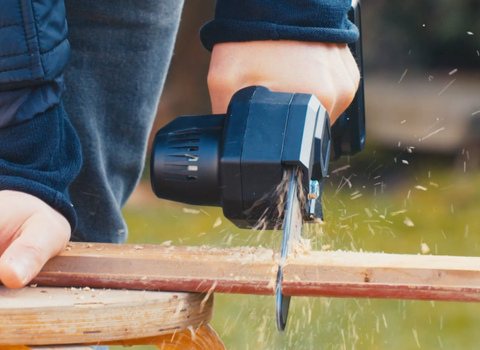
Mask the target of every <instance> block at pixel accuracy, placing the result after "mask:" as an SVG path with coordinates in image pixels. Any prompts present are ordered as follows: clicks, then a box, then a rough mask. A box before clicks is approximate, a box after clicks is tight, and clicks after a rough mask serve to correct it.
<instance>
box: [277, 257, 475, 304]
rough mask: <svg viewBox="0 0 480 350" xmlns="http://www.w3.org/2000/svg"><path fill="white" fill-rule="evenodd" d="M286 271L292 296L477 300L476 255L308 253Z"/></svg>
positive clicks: (287, 289)
mask: <svg viewBox="0 0 480 350" xmlns="http://www.w3.org/2000/svg"><path fill="white" fill-rule="evenodd" d="M284 271H285V272H284V276H283V278H284V284H283V292H284V293H285V294H287V295H292V296H294V295H298V296H300V295H301V296H319V295H323V296H335V297H369V298H398V299H425V300H452V301H453V300H457V301H480V258H477V257H458V256H435V255H396V254H383V253H354V252H310V253H309V254H307V255H302V256H297V257H295V258H294V259H290V260H289V261H288V262H287V267H286V268H285V270H284Z"/></svg>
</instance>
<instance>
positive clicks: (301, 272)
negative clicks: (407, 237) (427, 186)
mask: <svg viewBox="0 0 480 350" xmlns="http://www.w3.org/2000/svg"><path fill="white" fill-rule="evenodd" d="M278 259H279V258H278V254H277V253H275V252H274V251H272V250H268V249H262V248H258V249H257V248H229V249H219V248H211V247H173V246H149V245H142V246H133V245H107V244H94V245H90V244H78V243H77V244H75V245H73V246H72V247H69V250H67V251H65V252H64V253H62V255H61V256H59V257H57V258H54V259H52V260H51V261H50V262H49V263H48V264H47V265H46V266H45V268H44V269H43V270H42V272H41V274H40V276H39V277H38V278H37V279H36V282H35V283H39V284H44V285H68V286H71V285H73V286H85V285H89V286H95V287H117V288H131V289H150V290H159V289H160V290H180V291H189V292H195V291H201V292H221V293H244V294H264V295H273V294H274V293H275V283H276V273H277V266H278ZM283 279H284V282H283V293H284V294H285V295H293V296H337V297H366V298H398V299H426V300H456V301H480V258H477V257H454V256H433V255H396V254H381V253H356V252H330V251H328V252H323V251H322V252H316V251H312V252H304V254H300V255H297V256H295V257H290V258H289V260H288V262H287V264H286V266H285V269H284V276H283Z"/></svg>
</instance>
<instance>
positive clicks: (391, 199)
mask: <svg viewBox="0 0 480 350" xmlns="http://www.w3.org/2000/svg"><path fill="white" fill-rule="evenodd" d="M213 7H214V1H212V0H208V1H207V0H187V1H186V5H185V9H184V14H183V19H182V24H181V28H180V33H179V37H178V41H177V46H176V49H175V55H174V58H173V62H172V66H171V69H170V74H169V77H168V81H167V84H166V86H165V91H164V93H163V96H162V100H161V103H160V107H159V111H158V119H157V122H156V125H155V130H157V129H158V128H160V127H161V126H163V125H165V124H166V123H167V122H169V121H170V120H172V119H173V118H175V117H176V116H178V115H182V114H203V113H209V112H210V101H209V96H208V91H207V87H206V75H207V70H208V63H209V53H208V52H206V51H205V50H204V49H203V48H202V47H201V45H200V42H199V39H198V30H199V28H200V27H201V25H202V24H204V23H205V22H206V21H208V20H209V19H211V18H212V16H213ZM363 32H364V39H363V40H364V59H365V76H364V79H365V89H366V98H367V111H366V112H367V132H368V133H367V144H368V145H367V149H366V150H365V151H364V152H363V153H362V154H361V155H359V156H356V157H351V158H349V159H342V160H341V161H340V162H337V163H332V164H331V165H330V169H331V171H330V178H329V179H328V180H327V186H326V190H325V194H324V207H325V212H326V224H325V226H323V227H322V229H321V230H316V232H315V233H314V234H310V238H311V239H312V242H313V243H314V247H315V248H316V249H321V248H322V246H326V245H329V246H330V247H331V249H343V250H351V251H359V250H360V249H361V250H363V251H374V252H382V251H383V252H386V253H406V254H421V253H422V249H421V244H422V243H425V244H426V245H427V246H428V249H429V250H430V251H429V253H428V254H439V255H466V256H480V247H479V246H478V243H479V242H480V230H479V229H480V220H479V217H480V166H479V163H480V53H479V51H478V50H480V40H479V39H480V2H479V1H478V0H455V1H453V0H420V1H419V0H402V1H380V0H370V1H365V2H364V3H363ZM159 40H161V38H159ZM299 64H301V62H299ZM185 207H186V206H185V205H181V204H175V203H171V202H165V201H161V200H159V199H156V198H155V197H154V196H153V195H152V194H151V190H150V188H149V183H148V174H147V173H146V174H145V180H144V181H143V182H142V183H141V184H140V186H139V188H138V189H137V191H136V192H135V193H134V195H133V196H132V198H131V200H130V201H129V203H128V204H127V206H126V208H125V211H124V213H125V216H126V219H127V221H128V223H129V227H130V238H129V241H130V242H132V243H162V242H164V241H169V240H171V241H172V244H175V245H212V246H220V247H226V246H230V245H232V246H233V245H234V246H242V245H250V246H258V245H263V246H269V247H275V248H278V247H279V244H280V233H278V232H277V233H271V234H268V235H263V237H261V238H260V239H257V238H258V234H257V233H256V232H251V231H248V230H246V231H241V230H238V229H236V228H235V227H233V225H232V224H231V223H229V222H228V221H226V220H225V219H224V218H223V217H222V215H221V211H220V210H218V209H215V208H202V209H203V210H202V211H199V213H198V214H192V213H191V211H189V213H185V212H184V208H185ZM197 209H198V208H197ZM219 217H220V219H221V220H222V224H221V225H220V226H216V225H214V224H215V222H217V220H218V218H219ZM214 226H216V227H214ZM215 297H216V307H215V316H214V319H213V321H212V323H211V324H212V326H213V327H214V328H215V330H216V331H217V332H218V333H219V335H220V336H221V338H222V340H223V341H224V343H225V345H226V347H227V349H228V350H240V349H245V350H247V349H250V350H254V349H345V350H346V349H389V350H393V349H402V350H404V349H416V348H421V349H442V348H445V349H474V348H478V347H480V334H479V332H478V325H479V324H480V305H477V304H461V303H446V302H442V303H440V302H435V303H434V302H418V301H416V302H413V301H402V300H400V301H397V300H364V299H363V300H362V299H330V298H295V299H293V302H292V310H291V314H290V318H289V325H288V329H287V331H286V332H285V333H284V334H278V333H277V330H276V327H275V318H274V315H275V313H274V299H273V297H258V296H242V295H216V296H215Z"/></svg>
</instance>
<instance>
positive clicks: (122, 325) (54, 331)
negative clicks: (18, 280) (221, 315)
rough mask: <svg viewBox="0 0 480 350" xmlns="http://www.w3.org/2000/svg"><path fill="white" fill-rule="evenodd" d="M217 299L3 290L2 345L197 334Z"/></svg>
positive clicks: (194, 295)
mask: <svg viewBox="0 0 480 350" xmlns="http://www.w3.org/2000/svg"><path fill="white" fill-rule="evenodd" d="M212 313H213V296H212V295H206V294H197V293H172V292H144V291H131V290H104V289H95V290H93V289H91V288H88V287H87V288H43V287H36V288H31V287H26V288H23V289H19V290H10V289H8V288H5V287H3V286H0V345H56V344H83V343H95V342H106V341H115V340H126V339H137V338H146V337H154V336H158V335H165V334H173V333H177V332H182V331H185V330H191V331H192V332H193V331H194V330H196V329H197V328H198V327H200V326H202V325H206V324H208V322H210V320H211V318H212Z"/></svg>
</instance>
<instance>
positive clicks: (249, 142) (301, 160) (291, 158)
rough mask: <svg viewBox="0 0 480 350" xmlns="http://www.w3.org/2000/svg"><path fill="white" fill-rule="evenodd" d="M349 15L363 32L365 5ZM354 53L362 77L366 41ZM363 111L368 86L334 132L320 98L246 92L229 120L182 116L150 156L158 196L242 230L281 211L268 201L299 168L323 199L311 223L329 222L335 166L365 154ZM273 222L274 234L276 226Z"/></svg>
mask: <svg viewBox="0 0 480 350" xmlns="http://www.w3.org/2000/svg"><path fill="white" fill-rule="evenodd" d="M349 16H350V19H351V20H352V21H353V22H354V23H356V24H357V26H358V28H360V27H361V25H360V7H359V5H358V6H357V7H355V8H352V11H350V13H349ZM350 49H351V50H352V52H353V54H354V56H355V57H356V60H357V63H358V66H359V68H360V72H361V73H362V67H363V64H362V45H361V40H359V41H357V42H356V43H354V44H351V45H350ZM364 108H365V107H364V92H363V79H362V80H361V82H360V86H359V89H358V91H357V94H356V96H355V99H354V101H353V102H352V104H351V105H350V107H349V108H348V110H347V111H346V112H345V113H344V114H342V115H341V116H340V118H338V120H337V121H336V123H335V124H334V125H333V126H332V128H330V121H329V117H328V114H327V113H326V111H325V108H323V106H322V105H321V104H320V102H318V100H317V99H316V98H315V96H313V95H308V94H291V93H280V92H272V91H270V90H268V89H267V88H264V87H261V86H252V87H248V88H245V89H242V90H240V91H238V92H237V93H236V94H235V95H234V96H233V97H232V99H231V102H230V105H229V107H228V112H227V113H226V114H221V115H194V116H183V117H179V118H177V119H175V120H174V121H172V122H171V123H169V124H168V125H166V126H165V127H163V128H162V129H160V130H159V131H158V132H157V134H156V136H155V140H154V143H153V147H152V153H151V183H152V188H153V191H154V192H155V194H156V195H157V196H158V197H159V198H164V199H168V200H172V201H176V202H182V203H186V204H193V205H203V206H219V207H222V208H223V213H224V215H225V217H226V218H228V219H229V220H230V221H232V222H233V223H234V224H235V225H236V226H238V227H242V228H249V227H252V226H253V225H255V224H256V223H257V222H258V220H259V219H260V217H261V216H262V215H264V213H265V212H266V210H267V209H268V208H269V207H271V206H272V205H274V203H273V202H272V201H273V200H274V198H273V196H270V197H269V196H268V194H270V193H272V192H273V191H274V190H275V188H276V187H277V185H278V184H279V183H280V182H281V181H282V176H283V171H284V169H285V168H286V167H295V166H297V167H298V168H299V169H300V170H301V171H302V173H303V177H302V179H303V184H304V190H305V193H316V194H317V195H316V196H313V197H317V198H313V200H311V201H309V203H306V205H305V208H306V213H305V219H306V220H312V219H315V218H321V219H322V209H321V201H320V196H321V187H322V179H324V178H325V177H326V176H327V170H328V161H329V160H330V159H331V160H335V159H338V158H340V156H342V155H354V154H356V153H358V152H360V151H361V150H363V148H364V145H365V113H364ZM311 181H313V182H311ZM310 199H312V197H311V198H310ZM272 215H274V213H273V211H272ZM266 219H267V220H266V222H267V225H268V226H267V228H270V229H272V228H274V226H275V225H276V224H277V220H275V219H274V218H272V220H271V221H269V220H268V219H269V218H268V217H267V218H266Z"/></svg>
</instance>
